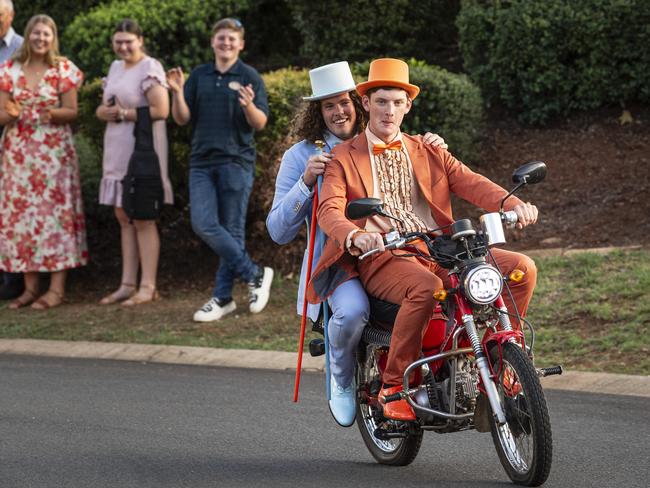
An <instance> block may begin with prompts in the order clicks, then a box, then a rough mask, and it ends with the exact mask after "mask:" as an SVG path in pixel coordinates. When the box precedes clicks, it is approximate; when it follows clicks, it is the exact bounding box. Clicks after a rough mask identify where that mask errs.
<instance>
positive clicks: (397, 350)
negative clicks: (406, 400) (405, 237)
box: [357, 249, 537, 385]
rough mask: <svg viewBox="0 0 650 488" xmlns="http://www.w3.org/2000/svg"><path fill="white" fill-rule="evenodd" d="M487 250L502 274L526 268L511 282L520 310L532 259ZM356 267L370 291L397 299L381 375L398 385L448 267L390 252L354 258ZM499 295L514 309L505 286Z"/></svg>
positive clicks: (530, 283) (529, 291) (533, 276)
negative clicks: (389, 340)
mask: <svg viewBox="0 0 650 488" xmlns="http://www.w3.org/2000/svg"><path fill="white" fill-rule="evenodd" d="M396 252H397V253H400V252H401V251H396ZM492 255H493V256H494V259H495V261H496V262H497V264H498V266H499V268H500V269H501V271H502V272H503V274H504V275H508V274H509V273H510V272H511V271H512V270H513V269H520V270H522V271H523V272H524V273H525V275H524V279H523V280H522V281H521V282H520V283H513V284H510V290H511V292H512V296H513V297H514V300H515V302H516V304H517V308H518V309H519V313H520V314H521V315H522V316H524V315H525V314H526V310H527V309H528V304H529V302H530V299H531V297H532V295H533V290H534V288H535V284H536V282H537V268H536V266H535V263H534V262H533V260H532V259H530V258H529V257H528V256H525V255H523V254H519V253H515V252H511V251H504V250H502V249H492ZM357 268H358V270H359V275H360V279H361V282H362V284H363V286H364V288H365V289H366V292H368V294H369V295H372V296H375V297H377V298H380V299H382V300H385V301H387V302H391V303H398V304H401V306H400V310H399V312H398V314H397V318H396V319H395V324H394V326H393V333H392V339H391V345H390V352H389V354H388V362H387V365H386V370H385V371H384V375H383V381H384V383H385V384H389V385H401V384H402V377H403V374H404V371H405V370H406V368H407V367H408V365H409V364H411V363H412V362H413V361H416V360H417V359H418V358H419V357H420V355H421V351H422V337H423V334H424V332H425V330H426V326H427V324H428V323H429V319H430V317H431V314H432V313H433V309H434V307H435V300H434V299H433V292H434V291H436V290H439V289H440V288H442V287H443V286H444V287H446V288H448V287H449V286H450V283H449V277H448V270H447V269H445V268H442V267H441V266H439V265H438V264H436V263H434V262H430V261H426V260H422V259H418V258H415V257H410V258H400V257H395V256H393V255H392V254H391V253H390V252H384V253H381V254H379V255H376V256H374V257H373V258H369V259H365V260H363V261H359V262H358V265H357ZM503 298H504V300H505V302H506V306H507V307H508V311H510V312H511V313H514V308H513V306H512V301H511V300H510V296H509V295H508V293H507V292H505V291H504V293H503ZM512 322H513V327H518V326H519V324H517V323H516V319H514V320H512Z"/></svg>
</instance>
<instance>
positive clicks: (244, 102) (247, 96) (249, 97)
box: [239, 84, 255, 108]
mask: <svg viewBox="0 0 650 488" xmlns="http://www.w3.org/2000/svg"><path fill="white" fill-rule="evenodd" d="M253 98H255V92H254V91H253V85H251V84H248V85H246V86H242V87H241V88H240V89H239V105H241V107H242V108H246V107H248V106H249V105H250V104H251V103H253Z"/></svg>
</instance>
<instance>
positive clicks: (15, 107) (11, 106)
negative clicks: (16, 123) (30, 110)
mask: <svg viewBox="0 0 650 488" xmlns="http://www.w3.org/2000/svg"><path fill="white" fill-rule="evenodd" d="M21 109H22V107H21V105H20V104H19V103H17V102H16V100H14V99H13V98H10V99H9V100H7V103H5V112H7V114H8V115H9V116H10V117H13V118H14V119H17V118H18V117H19V116H20V110H21Z"/></svg>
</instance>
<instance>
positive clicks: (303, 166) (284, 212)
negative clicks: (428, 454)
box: [266, 61, 446, 427]
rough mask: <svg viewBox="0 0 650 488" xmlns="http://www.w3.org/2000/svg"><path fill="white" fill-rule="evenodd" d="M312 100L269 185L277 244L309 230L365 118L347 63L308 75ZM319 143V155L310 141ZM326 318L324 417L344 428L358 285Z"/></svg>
mask: <svg viewBox="0 0 650 488" xmlns="http://www.w3.org/2000/svg"><path fill="white" fill-rule="evenodd" d="M309 77H310V81H311V87H312V95H311V96H310V97H304V100H305V101H307V102H308V104H307V105H306V106H305V107H303V109H302V111H301V112H300V113H299V114H298V116H297V117H296V119H295V120H294V126H293V133H294V134H295V135H296V136H298V137H300V138H301V139H302V140H301V141H300V142H298V143H297V144H294V145H293V146H292V147H291V148H289V150H287V151H286V152H285V153H284V156H283V157H282V163H281V165H280V170H279V172H278V176H277V179H276V182H275V197H274V198H273V206H272V208H271V212H270V213H269V215H268V217H267V219H266V226H267V228H268V231H269V234H270V235H271V238H272V239H273V240H274V241H275V242H277V243H278V244H287V243H289V242H291V241H292V240H293V239H295V237H296V236H297V235H298V232H299V231H300V227H301V226H302V225H303V222H306V223H307V226H310V225H311V212H312V201H313V197H314V186H315V185H316V181H317V178H318V176H319V175H322V174H323V173H324V171H325V165H326V164H327V162H328V161H329V160H330V159H331V152H332V149H333V148H334V146H336V145H337V144H338V143H340V142H342V141H344V140H347V139H350V138H352V137H354V136H355V135H357V134H358V133H359V132H361V131H362V130H363V129H364V128H365V123H366V120H367V118H366V113H365V111H364V110H363V106H362V105H361V99H360V97H359V96H358V95H357V93H356V91H355V82H354V79H353V77H352V73H351V72H350V67H349V65H348V63H347V62H345V61H341V62H338V63H333V64H328V65H325V66H321V67H319V68H316V69H313V70H311V71H310V72H309ZM317 140H322V141H324V142H325V147H324V148H323V149H322V151H321V150H320V149H319V148H318V147H317V146H316V145H315V141H317ZM425 142H426V143H429V144H431V143H433V144H435V145H443V146H444V147H445V148H446V145H445V144H444V141H443V140H442V139H441V138H440V137H439V136H437V135H435V134H427V135H426V136H425ZM324 239H325V235H324V234H323V233H322V232H320V231H319V232H317V233H316V242H315V246H314V257H313V262H312V269H314V268H315V267H316V264H317V263H318V259H319V257H320V251H321V249H322V247H323V246H322V244H323V240H324ZM307 260H308V256H307V251H306V250H305V255H304V258H303V262H302V270H301V273H300V284H299V287H298V304H297V309H298V314H299V315H300V314H302V307H303V300H304V293H305V286H306V273H307ZM328 304H329V306H330V308H331V309H332V316H331V318H330V320H329V323H328V328H327V331H328V339H329V363H330V374H331V377H330V400H329V407H330V412H331V413H332V416H333V417H334V419H335V420H336V421H337V422H338V423H339V425H341V426H344V427H349V426H350V425H352V424H353V423H354V418H355V412H356V398H355V396H356V384H355V381H354V351H355V349H356V347H357V344H358V343H359V339H360V338H361V333H362V331H363V327H364V326H365V324H366V322H367V320H368V313H369V305H368V298H367V296H366V293H365V291H364V290H363V287H362V286H361V283H360V282H359V280H357V279H352V280H349V281H346V282H345V283H343V284H342V285H341V286H339V287H338V288H337V289H336V290H335V291H334V293H333V294H332V295H331V296H330V298H329V299H328ZM319 308H320V307H319V306H318V305H309V306H308V308H307V314H308V316H309V318H310V319H312V320H313V321H316V320H317V319H318V315H319Z"/></svg>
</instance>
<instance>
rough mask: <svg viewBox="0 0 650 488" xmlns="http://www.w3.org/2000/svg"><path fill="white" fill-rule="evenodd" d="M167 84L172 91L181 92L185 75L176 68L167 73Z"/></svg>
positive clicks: (180, 69) (181, 70)
mask: <svg viewBox="0 0 650 488" xmlns="http://www.w3.org/2000/svg"><path fill="white" fill-rule="evenodd" d="M167 84H168V85H169V88H170V89H171V90H172V91H174V92H179V91H181V90H182V89H183V85H184V84H185V74H184V73H183V69H182V68H179V67H176V68H172V69H170V70H169V71H167Z"/></svg>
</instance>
